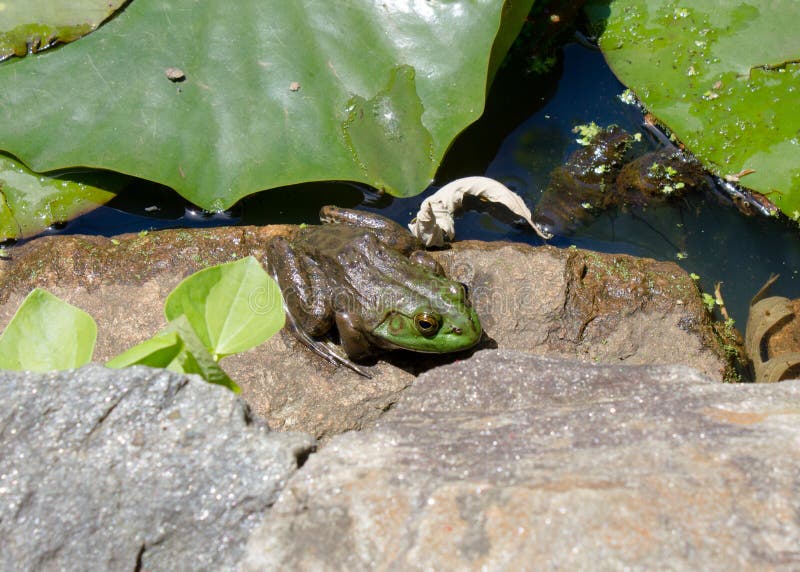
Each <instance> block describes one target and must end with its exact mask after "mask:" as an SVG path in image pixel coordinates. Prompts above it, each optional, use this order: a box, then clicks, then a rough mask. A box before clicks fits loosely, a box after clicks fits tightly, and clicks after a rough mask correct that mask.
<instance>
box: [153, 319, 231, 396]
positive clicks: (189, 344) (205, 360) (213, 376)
mask: <svg viewBox="0 0 800 572" xmlns="http://www.w3.org/2000/svg"><path fill="white" fill-rule="evenodd" d="M167 329H174V330H175V331H176V332H178V334H179V335H180V337H181V340H182V341H183V343H184V344H185V346H186V347H185V350H184V351H183V352H181V353H180V354H178V359H177V360H176V362H177V363H175V362H173V367H172V368H171V369H172V370H173V371H181V372H183V373H196V374H198V375H200V376H202V377H203V379H205V380H206V381H207V382H209V383H215V384H217V385H224V386H225V387H227V388H228V389H230V390H231V391H233V392H234V393H241V391H242V390H241V389H240V388H239V386H238V385H236V383H235V382H234V381H233V380H232V379H231V378H230V377H228V374H227V373H225V371H223V369H222V368H221V367H220V366H219V364H218V363H217V361H216V360H215V359H214V356H212V355H211V354H210V353H208V351H207V350H206V348H205V347H203V342H202V341H200V338H199V337H198V336H197V333H196V332H195V331H194V329H193V328H192V325H191V324H190V323H189V320H188V319H187V318H186V316H178V317H177V318H175V319H174V320H172V321H171V322H170V323H169V326H167ZM178 364H179V366H180V367H179V368H177V367H175V366H177V365H178Z"/></svg>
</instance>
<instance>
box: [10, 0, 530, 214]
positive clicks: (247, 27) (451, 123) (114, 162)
mask: <svg viewBox="0 0 800 572" xmlns="http://www.w3.org/2000/svg"><path fill="white" fill-rule="evenodd" d="M531 4H532V0H514V1H513V2H511V1H503V0H483V1H481V2H475V1H474V0H424V1H418V2H417V1H415V2H409V1H408V0H384V1H382V2H375V1H374V0H348V1H346V2H343V1H330V2H320V1H318V0H291V1H287V0H241V1H238V2H236V3H235V4H231V3H229V2H221V1H219V0H209V1H206V2H196V0H173V1H171V2H162V1H161V0H135V1H134V2H132V3H131V4H130V5H129V6H128V7H127V8H126V9H125V10H124V11H123V12H122V13H120V14H119V15H118V16H117V17H116V18H114V19H113V20H112V21H110V22H108V23H107V24H106V25H105V26H103V27H102V28H100V29H99V30H97V31H96V32H94V33H93V34H91V35H89V36H87V37H85V38H83V39H81V41H80V42H75V43H73V44H70V45H67V46H64V47H63V48H62V49H60V50H57V51H55V52H49V53H43V54H40V55H39V56H38V57H36V58H28V59H26V60H22V61H19V62H15V63H14V64H13V65H7V64H4V65H2V66H0V148H3V149H6V150H7V151H9V152H11V153H12V154H14V155H15V156H17V157H19V158H20V159H21V160H23V161H24V162H25V163H26V164H28V165H29V166H30V167H31V168H33V169H34V170H35V171H47V170H51V169H56V168H64V167H69V166H74V165H83V166H89V167H98V168H104V169H110V170H114V171H119V172H122V173H126V174H130V175H136V176H138V177H142V178H145V179H149V180H152V181H157V182H160V183H163V184H166V185H168V186H170V187H172V188H174V189H176V190H177V191H178V192H179V193H181V194H182V195H183V196H184V197H186V198H188V199H189V200H191V201H193V202H195V203H196V204H198V205H200V206H201V207H203V208H206V209H209V210H220V209H224V208H227V207H229V206H230V205H232V204H233V203H235V202H236V201H237V200H238V199H240V198H242V197H244V196H246V195H248V194H250V193H253V192H256V191H259V190H262V189H267V188H273V187H278V186H284V185H291V184H294V183H300V182H307V181H319V180H337V179H338V180H353V181H362V182H365V183H368V184H371V185H373V186H375V187H378V188H383V189H385V190H387V191H388V192H390V193H392V194H395V195H402V196H406V195H414V194H417V193H419V192H421V191H422V190H423V189H424V188H425V187H426V186H427V184H428V182H429V181H430V179H431V177H432V176H433V174H434V172H435V169H436V167H437V166H438V164H439V162H440V160H441V158H442V156H443V155H444V152H445V150H446V149H447V147H448V146H449V144H450V142H451V141H452V140H453V139H454V138H455V136H456V135H457V134H458V133H459V132H460V131H462V130H463V129H464V128H465V127H466V126H467V125H469V124H470V123H471V122H472V121H474V120H475V119H476V118H477V117H478V116H479V115H480V114H481V112H482V111H483V105H484V98H485V92H486V84H487V79H488V78H489V76H490V75H491V73H492V71H493V70H494V69H496V65H497V63H498V58H500V57H502V53H499V52H501V51H502V52H504V51H505V49H507V47H508V45H509V44H510V41H511V39H512V38H513V37H514V36H515V35H516V33H517V31H518V30H519V28H520V26H521V24H522V22H523V20H524V16H525V14H527V12H528V10H529V8H530V6H531ZM504 12H505V13H504ZM501 22H502V23H503V25H502V26H501ZM495 46H497V47H498V49H497V50H495V51H494V53H493V47H495Z"/></svg>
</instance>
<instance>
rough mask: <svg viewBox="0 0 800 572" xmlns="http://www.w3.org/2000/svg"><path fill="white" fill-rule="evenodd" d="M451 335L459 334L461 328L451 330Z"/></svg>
mask: <svg viewBox="0 0 800 572" xmlns="http://www.w3.org/2000/svg"><path fill="white" fill-rule="evenodd" d="M453 333H454V334H456V335H458V334H460V333H461V328H453Z"/></svg>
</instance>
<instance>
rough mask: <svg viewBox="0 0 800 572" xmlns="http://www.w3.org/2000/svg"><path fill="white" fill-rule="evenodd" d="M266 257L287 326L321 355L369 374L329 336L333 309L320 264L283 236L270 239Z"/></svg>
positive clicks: (359, 372) (367, 374) (332, 361)
mask: <svg viewBox="0 0 800 572" xmlns="http://www.w3.org/2000/svg"><path fill="white" fill-rule="evenodd" d="M268 258H269V266H270V271H271V273H272V276H273V278H274V279H275V281H276V282H277V283H278V286H280V289H281V293H282V294H283V303H284V307H285V309H286V327H287V329H288V330H289V331H290V332H291V333H292V334H293V335H294V336H295V338H297V339H298V340H299V341H300V342H301V343H302V344H303V345H305V346H306V347H308V348H309V349H310V350H311V351H313V352H314V353H316V354H317V355H319V356H320V357H322V358H325V359H326V360H328V361H329V362H331V363H334V364H336V363H338V364H341V365H344V366H346V367H348V368H350V369H352V370H353V371H355V372H356V373H358V374H360V375H363V376H364V377H368V378H372V375H370V374H369V372H367V371H366V370H364V369H363V368H360V367H358V366H357V365H356V364H354V363H353V362H351V361H350V360H349V359H347V356H345V355H343V354H342V352H341V350H339V348H338V347H337V346H336V345H335V344H334V343H333V342H332V341H331V340H330V337H329V336H328V334H329V333H330V331H331V328H332V326H333V312H332V310H331V308H330V302H329V297H328V296H327V295H326V292H327V291H326V289H325V288H324V287H323V280H324V278H325V277H324V275H323V273H322V271H321V269H320V267H319V265H318V264H317V263H316V262H315V261H314V260H312V259H311V258H309V257H306V256H301V255H298V254H297V253H296V252H295V251H294V249H293V248H292V246H291V245H290V244H289V242H288V241H287V240H286V239H284V238H276V239H274V240H273V241H272V242H271V243H270V245H269V247H268Z"/></svg>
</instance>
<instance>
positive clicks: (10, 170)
mask: <svg viewBox="0 0 800 572" xmlns="http://www.w3.org/2000/svg"><path fill="white" fill-rule="evenodd" d="M84 181H85V182H82V181H80V180H79V179H78V174H76V173H71V174H67V173H64V174H61V175H55V176H47V175H39V174H36V173H34V172H32V171H31V170H30V169H28V168H27V167H25V166H24V165H23V164H21V163H20V162H18V161H15V160H14V159H12V158H11V157H8V156H5V155H2V154H0V242H2V241H4V240H8V239H18V238H27V237H30V236H32V235H34V234H36V233H38V232H40V231H42V230H44V229H45V228H47V227H48V226H50V225H52V224H54V223H57V222H64V221H67V220H70V219H72V218H74V217H76V216H78V215H80V214H83V213H85V212H88V211H90V210H92V209H94V208H96V207H98V206H100V205H102V204H105V203H107V202H108V201H110V200H111V199H112V198H114V196H115V191H117V190H119V189H120V188H121V186H122V184H123V180H122V178H121V177H119V176H111V177H104V178H103V181H102V183H101V182H100V176H99V174H98V173H92V174H87V175H85V176H84ZM92 183H94V184H92ZM95 185H102V186H95ZM104 187H105V188H104Z"/></svg>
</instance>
